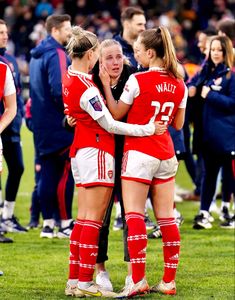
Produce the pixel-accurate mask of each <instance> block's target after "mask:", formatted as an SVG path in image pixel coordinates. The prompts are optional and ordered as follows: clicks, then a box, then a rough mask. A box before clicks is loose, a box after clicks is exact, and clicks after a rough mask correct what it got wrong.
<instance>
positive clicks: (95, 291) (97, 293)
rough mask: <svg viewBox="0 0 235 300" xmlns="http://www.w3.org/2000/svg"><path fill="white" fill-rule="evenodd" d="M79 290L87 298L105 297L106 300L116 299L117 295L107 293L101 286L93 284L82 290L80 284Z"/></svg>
mask: <svg viewBox="0 0 235 300" xmlns="http://www.w3.org/2000/svg"><path fill="white" fill-rule="evenodd" d="M78 288H79V290H80V291H81V292H82V293H83V294H84V295H85V296H86V297H105V298H115V297H116V295H117V294H116V293H114V292H110V291H106V290H104V289H103V288H102V287H100V286H99V285H97V284H95V283H94V282H91V283H90V285H88V287H86V288H81V287H80V286H79V283H78Z"/></svg>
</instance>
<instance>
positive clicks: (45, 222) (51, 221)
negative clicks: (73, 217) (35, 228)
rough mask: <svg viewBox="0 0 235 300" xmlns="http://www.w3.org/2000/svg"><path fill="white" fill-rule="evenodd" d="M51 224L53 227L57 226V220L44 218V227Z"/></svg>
mask: <svg viewBox="0 0 235 300" xmlns="http://www.w3.org/2000/svg"><path fill="white" fill-rule="evenodd" d="M46 226H49V227H50V228H51V229H53V228H54V226H55V220H54V219H46V220H43V227H46Z"/></svg>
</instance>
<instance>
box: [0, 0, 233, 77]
mask: <svg viewBox="0 0 235 300" xmlns="http://www.w3.org/2000/svg"><path fill="white" fill-rule="evenodd" d="M130 5H134V6H140V7H141V8H143V9H144V11H145V13H146V17H147V28H154V27H156V26H158V25H166V26H167V27H168V28H169V29H170V32H171V34H172V36H173V39H174V43H175V47H176V49H177V52H178V58H179V59H180V60H183V59H189V60H190V61H194V62H195V61H196V62H197V61H198V57H199V56H200V53H199V51H198V48H197V47H195V43H196V42H195V40H196V39H195V37H196V36H197V34H198V32H199V31H200V30H203V29H205V28H207V27H208V26H212V27H216V23H217V22H218V21H219V20H221V19H224V18H234V15H235V0H207V1H203V0H197V1H196V0H180V1H175V0H159V1H155V0H121V1H116V2H115V1H108V0H97V1H92V0H77V1H75V0H65V1H62V0H52V1H48V0H39V1H36V0H13V1H11V0H3V1H0V18H2V19H4V20H5V21H6V23H7V24H8V26H9V34H10V39H9V45H8V47H7V49H8V52H10V53H12V54H13V55H15V56H16V57H17V58H18V59H19V60H20V62H21V64H20V68H21V70H22V72H23V73H26V74H27V62H28V61H29V59H30V50H31V48H32V47H34V46H35V44H37V43H38V42H39V41H40V40H41V39H43V38H44V37H45V35H46V31H45V27H44V23H45V19H46V17H47V16H49V15H51V14H53V13H57V14H62V13H68V14H69V15H70V16H71V18H72V24H74V25H81V26H82V27H83V28H85V29H87V30H89V31H92V32H95V33H96V34H97V35H98V37H99V39H100V40H104V39H106V38H111V37H112V36H113V35H115V33H117V32H119V31H120V30H121V28H120V27H121V26H120V12H121V11H122V9H123V8H124V7H126V6H130Z"/></svg>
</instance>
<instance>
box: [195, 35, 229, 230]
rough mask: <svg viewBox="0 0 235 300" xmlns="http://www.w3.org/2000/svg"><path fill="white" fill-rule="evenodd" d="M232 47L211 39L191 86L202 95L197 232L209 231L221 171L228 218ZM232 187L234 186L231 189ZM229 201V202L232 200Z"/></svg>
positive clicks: (224, 39) (220, 38)
mask: <svg viewBox="0 0 235 300" xmlns="http://www.w3.org/2000/svg"><path fill="white" fill-rule="evenodd" d="M232 67H233V47H232V42H231V40H230V39H229V38H228V37H227V36H215V37H213V38H212V40H211V44H210V52H209V57H208V60H207V62H206V64H205V65H204V67H203V69H202V70H201V72H200V73H199V74H198V79H197V81H196V85H195V86H190V87H189V93H190V94H191V95H192V94H193V93H194V94H195V93H196V92H197V93H200V95H201V102H203V106H202V111H201V114H202V136H201V145H202V158H203V161H204V167H205V174H204V176H203V180H202V191H201V205H200V211H199V214H198V215H197V216H196V217H195V219H194V226H193V228H194V229H210V228H211V227H212V224H211V222H210V219H209V217H210V215H209V208H210V205H211V202H212V199H213V196H214V194H215V189H216V181H217V177H218V172H219V169H220V168H221V167H222V168H223V183H222V200H223V202H222V203H224V206H225V203H226V202H227V204H226V206H225V208H226V209H223V211H222V213H223V214H224V215H225V214H227V215H228V208H229V202H228V199H227V195H228V194H230V195H231V186H232V187H233V189H234V186H235V180H234V177H233V176H234V175H233V171H232V168H233V166H234V161H235V144H234V137H235V89H234V86H235V74H234V73H233V72H232V71H231V69H232ZM230 185H231V186H230ZM229 200H230V199H229Z"/></svg>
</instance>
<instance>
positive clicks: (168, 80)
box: [120, 68, 187, 159]
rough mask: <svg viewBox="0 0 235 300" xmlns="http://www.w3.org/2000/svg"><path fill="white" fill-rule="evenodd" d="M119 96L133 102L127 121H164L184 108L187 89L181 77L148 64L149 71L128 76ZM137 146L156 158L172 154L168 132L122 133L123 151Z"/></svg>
mask: <svg viewBox="0 0 235 300" xmlns="http://www.w3.org/2000/svg"><path fill="white" fill-rule="evenodd" d="M120 99H121V100H122V101H123V102H125V103H127V104H130V105H131V104H132V106H131V108H130V110H129V113H128V118H127V122H128V123H132V124H146V123H149V122H154V121H160V120H162V121H164V122H166V123H167V124H170V123H171V121H172V118H173V117H174V115H175V113H176V111H177V109H178V107H181V108H185V106H186V99H187V89H186V86H185V84H184V82H183V80H179V79H175V78H173V77H171V76H169V75H168V74H167V72H166V71H163V70H159V69H158V68H151V69H150V70H149V71H146V72H141V73H136V74H133V75H131V76H130V78H129V80H128V81H127V83H126V86H125V88H124V92H123V94H122V95H121V97H120ZM128 150H136V151H140V152H143V153H146V154H148V155H151V156H154V157H156V158H158V159H169V158H171V157H173V156H174V154H175V151H174V145H173V142H172V139H171V136H170V133H169V132H168V131H166V132H165V133H164V134H162V135H152V136H147V137H141V138H139V137H129V136H126V137H125V147H124V151H128Z"/></svg>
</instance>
